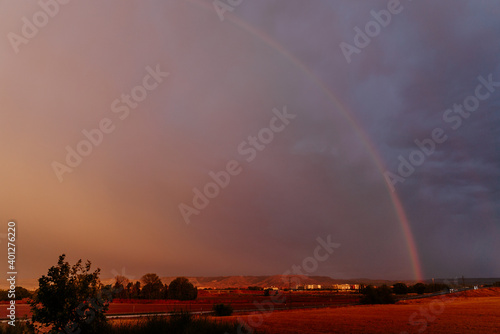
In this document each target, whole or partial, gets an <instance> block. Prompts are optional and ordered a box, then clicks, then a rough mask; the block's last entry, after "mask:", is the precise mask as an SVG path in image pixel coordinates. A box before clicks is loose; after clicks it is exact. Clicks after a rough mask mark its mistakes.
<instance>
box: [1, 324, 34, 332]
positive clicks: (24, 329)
mask: <svg viewBox="0 0 500 334" xmlns="http://www.w3.org/2000/svg"><path fill="white" fill-rule="evenodd" d="M31 333H32V332H31V331H30V330H29V329H28V326H27V325H26V322H22V321H16V322H15V326H10V325H8V324H7V323H3V324H0V334H31Z"/></svg>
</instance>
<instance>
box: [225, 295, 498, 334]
mask: <svg viewBox="0 0 500 334" xmlns="http://www.w3.org/2000/svg"><path fill="white" fill-rule="evenodd" d="M259 315H260V317H259V316H258V315H254V316H252V317H249V316H248V315H246V316H243V315H241V316H232V317H230V318H229V319H228V320H234V319H238V318H239V319H243V320H244V321H245V322H246V323H247V324H250V325H257V326H254V328H258V329H259V330H263V331H264V332H266V333H269V334H274V333H276V334H278V333H279V334H306V333H397V334H406V333H436V334H445V333H446V334H448V333H485V334H486V333H488V334H490V333H500V288H489V289H481V290H477V291H467V292H464V293H455V294H449V295H444V296H439V297H431V298H425V299H417V300H411V301H403V302H399V303H397V304H395V305H360V306H349V307H338V308H324V309H311V310H292V311H275V312H272V313H260V314H259ZM260 320H262V324H260V322H261V321H260ZM259 324H260V325H259Z"/></svg>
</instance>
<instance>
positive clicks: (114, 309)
mask: <svg viewBox="0 0 500 334" xmlns="http://www.w3.org/2000/svg"><path fill="white" fill-rule="evenodd" d="M358 302H359V295H357V294H350V293H336V292H330V291H317V292H314V291H311V292H309V291H307V292H306V291H294V292H293V293H288V292H284V293H283V295H282V296H281V295H280V296H279V297H278V296H264V292H263V291H254V290H245V289H243V290H200V291H199V292H198V298H197V299H196V300H193V301H177V300H144V299H115V300H113V302H112V303H110V305H109V310H108V312H107V313H106V314H107V315H124V314H139V313H165V312H174V311H188V312H207V311H211V310H212V305H214V304H220V303H223V304H230V305H231V306H232V307H233V309H234V310H236V311H254V310H258V308H259V306H260V305H263V304H269V303H271V305H273V309H288V308H311V307H325V306H329V305H331V306H335V305H337V306H338V305H350V304H356V303H358ZM6 312H7V311H6V308H4V307H2V308H0V318H5V317H6ZM16 314H17V317H18V318H22V317H24V316H28V317H29V316H30V313H29V305H28V304H26V301H24V302H18V303H16Z"/></svg>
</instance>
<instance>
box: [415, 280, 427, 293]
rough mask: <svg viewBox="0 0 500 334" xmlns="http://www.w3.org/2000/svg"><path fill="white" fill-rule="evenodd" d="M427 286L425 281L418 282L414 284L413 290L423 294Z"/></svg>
mask: <svg viewBox="0 0 500 334" xmlns="http://www.w3.org/2000/svg"><path fill="white" fill-rule="evenodd" d="M426 288H427V287H426V286H425V284H424V283H417V284H415V285H414V286H413V291H415V293H417V294H419V295H423V294H424V292H425V289H426Z"/></svg>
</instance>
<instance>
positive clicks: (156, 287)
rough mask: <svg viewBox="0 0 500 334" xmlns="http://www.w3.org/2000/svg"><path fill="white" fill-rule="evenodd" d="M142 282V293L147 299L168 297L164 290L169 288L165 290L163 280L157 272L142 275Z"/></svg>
mask: <svg viewBox="0 0 500 334" xmlns="http://www.w3.org/2000/svg"><path fill="white" fill-rule="evenodd" d="M141 281H142V283H143V284H144V286H143V288H142V295H143V297H144V298H146V299H161V298H166V296H164V295H163V293H164V292H166V291H167V290H168V289H167V290H164V286H163V283H162V282H161V279H160V277H158V275H156V274H152V273H149V274H146V275H144V276H142V278H141Z"/></svg>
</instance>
